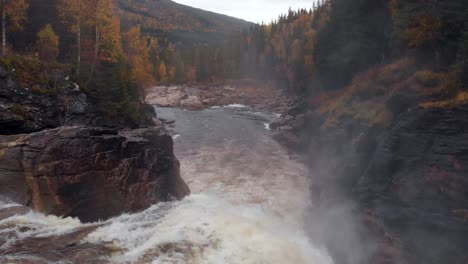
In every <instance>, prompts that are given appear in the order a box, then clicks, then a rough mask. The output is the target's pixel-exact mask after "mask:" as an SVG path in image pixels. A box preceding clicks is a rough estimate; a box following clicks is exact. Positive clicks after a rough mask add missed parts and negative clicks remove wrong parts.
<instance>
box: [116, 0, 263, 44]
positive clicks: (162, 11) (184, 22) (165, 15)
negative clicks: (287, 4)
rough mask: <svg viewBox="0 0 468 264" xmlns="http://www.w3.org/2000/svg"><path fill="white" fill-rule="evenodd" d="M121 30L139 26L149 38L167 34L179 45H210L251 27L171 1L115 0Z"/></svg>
mask: <svg viewBox="0 0 468 264" xmlns="http://www.w3.org/2000/svg"><path fill="white" fill-rule="evenodd" d="M116 2H117V3H118V6H119V12H120V17H121V20H122V25H123V26H124V27H131V26H136V25H140V26H141V28H142V30H143V31H144V32H146V33H150V34H157V35H159V34H169V35H170V37H171V38H173V39H177V40H178V41H182V42H213V41H219V40H221V39H223V38H224V36H225V35H228V34H231V33H233V32H239V31H242V30H243V29H247V28H249V27H251V26H253V25H254V23H251V22H248V21H245V20H242V19H238V18H234V17H230V16H227V15H222V14H218V13H214V12H211V11H206V10H202V9H198V8H194V7H190V6H186V5H182V4H179V3H176V2H174V1H171V0H116Z"/></svg>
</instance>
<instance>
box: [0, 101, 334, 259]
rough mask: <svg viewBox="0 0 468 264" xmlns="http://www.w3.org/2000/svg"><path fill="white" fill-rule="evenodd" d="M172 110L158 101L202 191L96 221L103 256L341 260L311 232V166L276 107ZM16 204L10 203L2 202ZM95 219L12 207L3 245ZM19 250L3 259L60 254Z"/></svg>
mask: <svg viewBox="0 0 468 264" xmlns="http://www.w3.org/2000/svg"><path fill="white" fill-rule="evenodd" d="M164 111H168V112H167V113H164V112H163V111H162V110H161V111H158V112H159V113H160V114H161V116H162V117H167V118H173V119H176V120H178V123H177V127H176V128H177V129H176V131H175V132H176V133H177V134H178V135H180V137H179V138H178V139H177V141H176V152H177V153H176V154H177V156H178V157H179V159H180V161H181V171H182V177H183V178H184V179H185V181H186V182H187V184H188V185H189V186H190V188H191V191H192V195H190V196H189V197H186V198H185V199H183V200H181V201H173V202H167V203H160V204H156V205H153V206H152V207H150V208H148V209H146V210H144V211H142V212H140V213H136V214H124V215H121V216H119V217H115V218H112V219H109V220H107V221H105V222H101V223H95V224H94V225H96V224H98V226H97V227H96V228H93V229H92V232H90V233H89V234H87V235H86V237H84V238H83V239H82V240H81V242H80V243H83V244H87V245H90V246H89V247H88V249H90V250H92V249H93V248H95V246H93V245H97V246H101V247H102V249H103V252H105V253H106V254H105V255H102V257H103V258H102V259H99V262H93V263H154V264H332V263H333V262H332V260H331V258H330V256H329V255H328V253H327V251H326V250H325V249H324V248H322V247H320V246H318V245H316V244H314V243H313V241H312V240H311V239H310V238H309V237H308V236H307V235H306V232H305V228H306V225H305V223H304V215H305V213H306V212H308V211H309V210H310V206H311V204H310V203H311V198H310V193H309V192H310V188H309V181H308V179H307V176H306V175H307V169H306V167H305V166H304V165H303V164H301V163H300V162H298V161H297V160H296V159H294V158H292V157H290V155H289V154H288V153H287V152H286V151H285V150H284V149H282V148H281V147H280V146H279V145H278V144H277V143H276V142H274V141H273V140H271V138H270V137H269V135H268V131H266V130H265V127H264V123H265V118H266V116H263V115H258V118H254V117H253V116H252V115H251V114H248V113H246V114H239V112H238V110H233V109H224V110H220V109H213V110H207V111H203V112H190V111H181V110H177V109H172V110H171V109H165V110H164ZM246 111H247V110H246ZM196 124H198V125H196ZM234 129H235V131H232V130H234ZM225 135H229V137H228V138H225V139H223V140H214V139H217V137H219V138H220V139H221V138H223V136H225ZM10 206H14V205H13V204H7V203H4V204H1V203H0V210H1V209H2V208H6V207H10ZM90 225H91V226H92V225H93V224H82V223H80V221H79V220H77V219H73V218H65V219H63V218H59V217H55V216H45V215H42V214H39V213H33V212H29V213H26V214H25V215H21V216H14V217H10V218H7V219H4V220H2V221H0V235H2V234H5V236H6V235H8V236H9V237H10V241H7V243H4V244H3V245H1V243H0V251H1V250H5V249H6V252H8V246H9V245H12V244H14V243H15V242H18V241H21V240H23V239H27V238H40V239H41V238H43V239H49V238H50V237H57V236H63V235H66V234H68V233H72V232H74V231H75V230H77V229H82V228H86V227H88V226H90ZM0 242H1V241H0ZM17 252H20V253H12V254H5V255H4V256H0V262H1V261H2V260H3V261H7V263H9V262H11V263H21V261H22V260H23V259H26V260H29V261H30V262H26V263H34V261H35V260H38V261H37V263H53V262H47V259H42V260H43V262H40V261H39V260H40V259H41V258H43V257H47V256H44V255H43V253H41V252H34V251H33V252H31V254H30V252H23V251H22V250H21V249H20V250H19V251H17ZM109 252H111V253H109ZM107 253H109V254H107ZM83 254H84V253H83ZM0 255H1V254H0ZM15 260H17V262H15ZM31 261H32V262H31Z"/></svg>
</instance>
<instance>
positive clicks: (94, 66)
mask: <svg viewBox="0 0 468 264" xmlns="http://www.w3.org/2000/svg"><path fill="white" fill-rule="evenodd" d="M95 30H96V32H95V34H96V35H95V42H94V58H93V64H92V65H91V73H90V74H89V79H88V84H89V83H90V82H91V81H92V79H93V76H94V71H95V70H96V63H97V59H98V56H99V41H100V32H99V28H98V26H97V25H96V28H95Z"/></svg>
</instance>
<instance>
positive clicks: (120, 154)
mask: <svg viewBox="0 0 468 264" xmlns="http://www.w3.org/2000/svg"><path fill="white" fill-rule="evenodd" d="M14 76H15V75H14V73H13V72H7V71H5V70H4V69H3V68H2V67H0V196H1V197H2V201H3V199H5V198H6V199H8V200H12V201H14V202H16V203H18V204H21V205H26V206H29V207H31V208H33V209H34V210H36V211H40V212H43V213H46V214H55V215H60V216H74V217H79V218H80V219H81V220H83V221H96V220H99V219H106V218H109V217H112V216H116V215H119V214H121V213H124V212H136V211H140V210H143V209H146V208H147V207H149V206H151V205H152V204H154V203H157V202H161V201H168V200H171V199H181V198H183V197H184V196H185V195H187V194H188V193H189V190H188V188H187V186H186V185H185V183H184V181H183V180H182V179H181V178H180V174H179V162H178V160H177V159H176V158H175V156H174V153H173V141H172V137H171V136H170V135H169V134H168V131H167V130H166V129H165V127H164V124H163V122H161V121H160V120H159V119H157V116H156V114H155V112H154V108H153V107H152V106H149V105H144V104H141V105H140V106H141V107H140V110H141V115H140V116H141V120H140V124H139V127H140V128H135V126H138V124H127V123H125V122H126V121H125V120H120V119H117V118H114V119H113V120H110V119H108V118H106V117H104V116H102V115H101V114H100V113H99V112H98V111H97V110H96V107H95V105H94V104H93V103H91V102H90V100H88V98H87V96H86V94H84V93H83V92H81V91H80V89H79V87H78V85H76V84H75V83H73V82H71V81H70V80H69V78H68V77H66V76H61V75H60V74H57V76H55V77H54V79H55V88H54V89H52V90H51V89H49V88H47V87H46V88H47V89H45V88H44V87H40V86H37V87H36V88H35V89H29V88H21V87H19V85H18V84H17V83H16V82H15V80H14ZM137 122H138V121H137ZM128 127H133V129H130V128H128ZM0 217H1V216H0Z"/></svg>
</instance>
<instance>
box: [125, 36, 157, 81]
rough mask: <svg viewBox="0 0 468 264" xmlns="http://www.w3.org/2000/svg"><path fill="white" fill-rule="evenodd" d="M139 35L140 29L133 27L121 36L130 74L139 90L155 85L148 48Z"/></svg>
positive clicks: (145, 40) (146, 42) (145, 41)
mask: <svg viewBox="0 0 468 264" xmlns="http://www.w3.org/2000/svg"><path fill="white" fill-rule="evenodd" d="M149 43H151V42H148V41H147V39H145V38H144V37H143V36H142V34H141V29H140V27H133V28H131V29H129V30H128V31H127V32H125V33H124V34H123V36H122V47H123V52H124V54H125V55H126V57H127V60H128V63H129V64H130V66H131V72H132V74H133V76H134V78H135V79H136V80H137V83H138V84H139V86H140V89H144V88H147V87H149V86H151V85H153V84H154V83H155V80H154V76H153V75H152V73H153V72H154V70H153V68H152V67H153V66H152V63H151V62H150V46H149V45H148V44H149Z"/></svg>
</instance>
